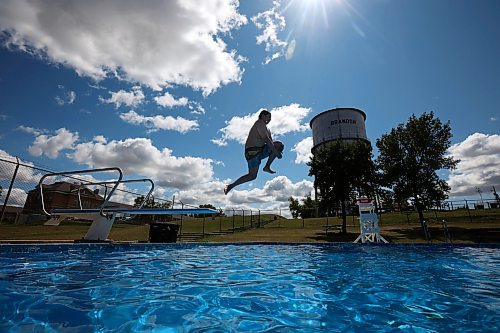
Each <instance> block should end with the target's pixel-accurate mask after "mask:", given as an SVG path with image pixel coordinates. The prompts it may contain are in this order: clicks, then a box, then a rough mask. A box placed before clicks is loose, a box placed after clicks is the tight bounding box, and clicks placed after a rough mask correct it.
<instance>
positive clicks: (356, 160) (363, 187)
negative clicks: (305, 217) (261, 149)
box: [307, 140, 375, 233]
mask: <svg viewBox="0 0 500 333" xmlns="http://www.w3.org/2000/svg"><path fill="white" fill-rule="evenodd" d="M307 165H308V166H309V167H310V169H309V175H310V176H314V177H315V187H316V188H317V190H319V197H320V201H321V205H320V207H323V208H322V209H324V206H325V203H326V206H328V207H330V208H328V212H329V211H330V210H331V209H332V207H339V206H340V207H341V212H342V233H346V232H347V217H346V215H347V214H346V204H347V203H348V202H349V201H350V200H351V199H352V194H353V192H354V191H356V192H358V193H359V194H361V195H370V194H372V193H373V190H374V186H375V185H374V181H375V172H374V170H375V168H374V163H373V160H372V147H371V144H369V143H368V142H366V141H362V140H356V141H351V142H346V141H342V140H336V141H332V142H330V143H328V144H327V145H325V146H324V147H321V148H319V149H317V151H316V152H315V154H313V157H312V158H311V160H310V161H309V162H308V164H307Z"/></svg>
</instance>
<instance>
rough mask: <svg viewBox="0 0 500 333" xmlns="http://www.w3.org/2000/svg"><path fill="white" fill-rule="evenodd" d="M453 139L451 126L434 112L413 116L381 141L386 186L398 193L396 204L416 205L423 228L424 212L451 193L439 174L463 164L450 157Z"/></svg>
mask: <svg viewBox="0 0 500 333" xmlns="http://www.w3.org/2000/svg"><path fill="white" fill-rule="evenodd" d="M451 137H452V134H451V127H450V123H449V122H447V123H445V124H443V123H442V122H441V120H440V119H439V118H437V117H434V112H430V113H424V114H423V115H421V116H420V117H416V116H415V115H412V116H411V117H410V118H409V119H408V122H407V123H406V124H399V125H398V126H397V127H396V128H393V129H392V130H391V132H390V133H388V134H384V135H382V137H381V138H380V139H378V140H377V148H378V149H379V152H380V155H379V156H378V158H377V160H376V163H377V168H378V169H379V170H380V171H381V179H382V183H383V185H385V186H387V187H389V188H391V189H392V190H393V191H394V197H395V200H396V202H399V203H405V202H407V201H408V200H413V201H414V205H415V208H416V209H417V212H418V216H419V219H420V223H421V225H422V228H424V215H423V210H424V208H425V207H430V206H433V205H439V204H440V203H441V202H442V201H443V200H444V199H446V198H447V193H448V192H449V191H450V187H449V186H448V184H447V183H446V181H444V180H443V179H440V178H439V176H438V175H437V171H438V170H442V169H454V168H455V167H456V165H457V163H458V162H459V161H458V160H454V159H453V157H452V156H448V155H447V153H446V152H447V150H448V148H449V147H450V144H451V141H450V139H451Z"/></svg>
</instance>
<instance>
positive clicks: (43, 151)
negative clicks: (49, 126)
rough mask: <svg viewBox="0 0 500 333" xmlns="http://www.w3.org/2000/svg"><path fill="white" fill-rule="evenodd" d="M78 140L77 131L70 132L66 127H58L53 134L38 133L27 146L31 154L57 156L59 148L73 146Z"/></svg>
mask: <svg viewBox="0 0 500 333" xmlns="http://www.w3.org/2000/svg"><path fill="white" fill-rule="evenodd" d="M76 141H78V133H72V132H70V131H68V130H67V129H66V128H60V129H58V130H57V131H56V134H55V135H52V136H50V135H45V134H40V135H38V136H37V137H36V138H35V141H34V142H33V143H32V144H31V146H29V148H28V152H29V153H30V154H31V155H33V156H42V155H45V156H47V157H49V158H57V157H58V156H59V153H60V152H61V150H64V149H71V148H73V144H74V143H75V142H76Z"/></svg>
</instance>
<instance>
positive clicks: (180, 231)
mask: <svg viewBox="0 0 500 333" xmlns="http://www.w3.org/2000/svg"><path fill="white" fill-rule="evenodd" d="M173 205H174V200H173V199H172V209H174V206H173ZM181 208H182V209H184V204H183V203H182V202H181ZM179 229H180V230H179V235H180V236H181V237H182V214H181V226H180V228H179Z"/></svg>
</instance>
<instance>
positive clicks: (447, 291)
mask: <svg viewBox="0 0 500 333" xmlns="http://www.w3.org/2000/svg"><path fill="white" fill-rule="evenodd" d="M499 267H500V247H499V246H496V245H492V246H428V245H421V246H417V245H412V246H410V245H383V246H382V245H380V246H362V245H350V244H346V245H333V244H328V245H305V244H304V245H286V244H274V245H265V244H253V245H252V244H244V245H227V244H224V245H198V244H196V245H183V244H171V245H152V244H143V245H140V244H135V245H129V244H120V245H116V244H115V245H113V244H81V245H0V332H111V331H113V332H207V331H208V332H262V331H266V332H268V331H272V332H290V331H299V332H320V331H324V332H498V331H500V326H499V322H500V270H499Z"/></svg>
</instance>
